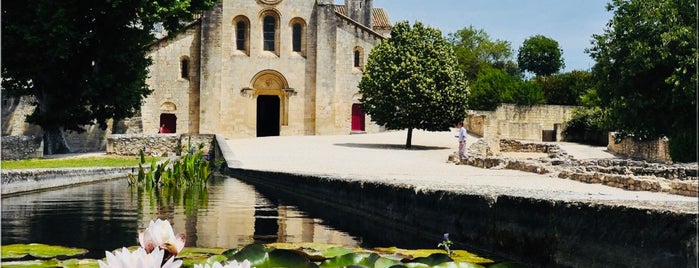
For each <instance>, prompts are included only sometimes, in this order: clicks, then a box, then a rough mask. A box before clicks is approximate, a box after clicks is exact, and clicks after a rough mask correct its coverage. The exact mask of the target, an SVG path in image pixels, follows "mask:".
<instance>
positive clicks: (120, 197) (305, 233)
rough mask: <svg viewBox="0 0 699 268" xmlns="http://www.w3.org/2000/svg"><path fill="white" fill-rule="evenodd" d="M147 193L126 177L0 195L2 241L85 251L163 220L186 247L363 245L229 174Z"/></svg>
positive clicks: (100, 250)
mask: <svg viewBox="0 0 699 268" xmlns="http://www.w3.org/2000/svg"><path fill="white" fill-rule="evenodd" d="M192 191H193V192H187V193H183V192H174V193H173V192H165V191H163V192H159V193H157V195H156V194H148V193H146V192H145V191H138V190H136V189H134V188H132V187H129V186H128V183H127V180H126V179H119V180H112V181H107V182H100V183H95V184H87V185H80V186H75V187H70V188H63V189H57V190H51V191H44V192H38V193H30V194H25V195H19V196H10V197H3V198H2V244H4V245H7V244H14V243H44V244H55V245H64V246H71V247H80V248H86V249H88V250H90V254H89V256H88V257H97V258H101V257H103V256H104V251H105V250H113V249H116V248H120V247H122V246H133V245H137V244H138V231H139V230H142V229H144V228H145V227H147V226H148V222H149V221H150V220H154V219H156V218H160V219H168V220H170V222H172V223H173V229H174V231H175V232H177V233H179V232H185V233H186V235H187V244H186V245H187V246H188V247H221V248H234V247H239V246H243V245H247V244H251V243H271V242H315V243H327V244H339V245H344V246H349V247H354V246H361V241H362V238H360V237H357V236H352V235H349V234H348V233H346V232H342V231H338V230H336V229H334V228H332V227H330V226H328V225H326V224H325V222H324V221H323V220H321V219H319V218H313V217H311V216H309V214H308V213H307V212H305V211H303V210H301V209H299V208H298V207H295V206H293V205H289V204H285V203H284V201H283V200H281V199H278V198H276V197H273V196H270V195H269V194H268V195H267V196H265V195H263V194H261V193H260V192H258V191H256V189H255V187H253V186H251V185H248V184H245V183H243V182H241V181H239V180H237V179H234V178H230V177H226V176H214V177H213V178H212V179H210V181H209V184H208V187H207V188H205V190H204V191H194V190H192Z"/></svg>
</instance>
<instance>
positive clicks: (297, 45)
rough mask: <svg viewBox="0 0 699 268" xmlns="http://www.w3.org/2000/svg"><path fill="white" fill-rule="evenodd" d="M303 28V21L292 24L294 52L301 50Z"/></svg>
mask: <svg viewBox="0 0 699 268" xmlns="http://www.w3.org/2000/svg"><path fill="white" fill-rule="evenodd" d="M302 30H303V26H301V23H298V22H297V23H294V25H292V26H291V32H292V33H291V36H292V41H291V42H292V45H291V47H292V50H293V51H294V52H301V37H302Z"/></svg>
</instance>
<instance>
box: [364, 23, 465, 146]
mask: <svg viewBox="0 0 699 268" xmlns="http://www.w3.org/2000/svg"><path fill="white" fill-rule="evenodd" d="M359 93H361V94H362V98H361V102H362V103H363V105H362V109H363V110H364V111H365V112H366V113H367V114H369V115H371V118H372V120H373V121H375V122H376V123H377V124H379V125H382V126H385V127H386V128H387V129H408V130H409V132H408V133H409V134H408V139H407V142H406V147H410V137H411V136H410V135H411V134H412V129H423V130H427V131H442V130H447V129H449V127H452V126H454V124H455V123H456V122H458V121H461V120H463V119H464V118H465V117H466V105H467V104H466V101H467V90H466V85H465V81H464V79H463V75H462V73H461V72H460V71H459V69H458V63H457V61H456V58H455V57H454V53H453V50H452V46H451V45H450V44H449V43H447V41H446V40H445V39H444V37H442V35H441V32H440V31H439V30H436V29H433V28H430V27H427V26H425V25H423V24H422V23H420V22H416V23H415V25H414V26H410V24H409V23H408V22H405V21H403V22H398V23H396V24H395V25H394V27H393V29H392V32H391V37H390V38H388V39H386V40H383V41H381V42H380V43H379V44H378V45H377V46H376V47H374V49H373V50H372V51H371V53H370V54H369V59H368V61H367V65H366V70H365V71H364V74H363V76H362V80H361V82H360V83H359Z"/></svg>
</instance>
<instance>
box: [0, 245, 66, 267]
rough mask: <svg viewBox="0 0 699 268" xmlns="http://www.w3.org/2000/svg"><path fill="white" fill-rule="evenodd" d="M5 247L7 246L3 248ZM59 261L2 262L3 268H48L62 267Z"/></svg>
mask: <svg viewBox="0 0 699 268" xmlns="http://www.w3.org/2000/svg"><path fill="white" fill-rule="evenodd" d="M3 247H5V246H3ZM58 264H59V262H58V260H30V261H9V262H2V267H4V268H8V267H9V268H27V267H31V268H47V267H60V266H59V265H58Z"/></svg>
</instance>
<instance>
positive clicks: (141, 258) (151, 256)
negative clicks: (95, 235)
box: [97, 248, 182, 268]
mask: <svg viewBox="0 0 699 268" xmlns="http://www.w3.org/2000/svg"><path fill="white" fill-rule="evenodd" d="M106 255H107V262H103V261H102V260H98V261H97V264H99V266H100V268H160V267H162V268H178V267H180V266H182V261H181V260H177V261H175V258H174V257H170V258H169V259H168V260H167V261H166V262H165V263H163V256H164V255H165V251H164V250H160V249H159V248H155V249H154V250H153V251H152V252H151V253H147V252H146V250H145V249H143V248H138V249H136V250H135V251H134V252H130V251H129V249H127V248H122V249H121V251H119V250H117V251H116V252H115V254H112V253H111V252H109V251H107V252H106Z"/></svg>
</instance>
